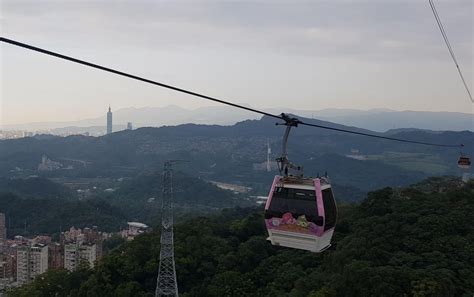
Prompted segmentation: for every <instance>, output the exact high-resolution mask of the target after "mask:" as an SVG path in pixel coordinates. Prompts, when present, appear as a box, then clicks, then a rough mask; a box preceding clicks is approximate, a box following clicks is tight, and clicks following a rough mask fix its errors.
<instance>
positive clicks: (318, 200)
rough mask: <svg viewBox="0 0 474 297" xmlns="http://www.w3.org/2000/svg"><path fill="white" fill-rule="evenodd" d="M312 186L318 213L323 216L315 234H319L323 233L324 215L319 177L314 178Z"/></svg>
mask: <svg viewBox="0 0 474 297" xmlns="http://www.w3.org/2000/svg"><path fill="white" fill-rule="evenodd" d="M314 188H315V190H316V203H317V204H318V215H319V216H321V217H323V226H318V229H317V230H318V231H317V232H316V235H317V236H321V235H323V233H324V221H325V220H326V217H325V215H324V204H323V193H322V192H321V181H320V180H319V178H315V179H314Z"/></svg>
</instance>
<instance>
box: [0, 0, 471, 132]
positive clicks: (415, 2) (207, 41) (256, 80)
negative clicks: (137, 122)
mask: <svg viewBox="0 0 474 297" xmlns="http://www.w3.org/2000/svg"><path fill="white" fill-rule="evenodd" d="M435 3H436V5H437V9H438V13H439V15H440V17H441V20H442V21H443V24H444V27H445V30H446V32H447V34H448V37H449V39H450V43H451V45H452V47H453V49H454V52H455V54H456V57H457V59H458V62H459V64H460V66H461V69H462V71H463V73H464V76H465V78H466V81H467V82H468V85H469V87H470V88H471V90H472V91H474V90H473V84H474V83H473V82H474V62H473V52H474V32H473V31H474V29H473V27H474V24H473V18H474V1H472V0H459V1H458V0H450V1H441V0H435ZM0 5H1V6H0V31H1V35H2V36H3V37H6V38H10V39H15V40H18V41H20V42H24V43H28V44H31V45H35V46H38V47H43V48H46V49H49V50H51V51H56V52H60V53H63V54H65V55H70V56H73V57H76V58H80V59H84V60H87V61H90V62H94V63H98V64H101V65H104V66H108V67H111V68H115V69H120V70H123V71H126V72H130V73H133V74H136V75H140V76H144V77H147V78H150V79H153V80H157V81H161V82H163V83H167V84H171V85H175V86H178V87H182V88H187V89H190V90H193V91H196V92H200V93H204V94H207V95H210V96H214V97H218V98H221V99H224V100H230V101H232V102H236V103H244V104H250V105H251V106H253V107H256V108H270V107H271V108H281V109H282V111H284V109H285V108H292V109H307V110H321V109H325V108H349V109H372V108H388V109H393V110H423V111H453V112H468V113H469V112H472V110H473V105H472V103H471V101H470V100H469V98H468V97H467V94H466V91H465V89H464V87H463V85H462V83H461V81H460V79H459V76H458V73H457V71H456V68H455V66H454V64H453V61H452V60H451V57H450V55H449V52H448V50H447V48H446V46H445V44H444V42H443V39H442V36H441V34H440V32H439V29H438V27H437V25H436V22H435V19H434V17H433V14H432V12H431V9H430V6H429V4H428V0H426V1H425V0H406V1H403V0H392V1H383V0H374V1H369V0H366V1H355V0H352V1H349V0H346V1H342V0H341V1H337V0H333V1H316V0H314V1H198V0H196V1H151V0H150V1H139V0H134V1H115V0H114V1H112V0H111V1H105V0H104V1H97V0H96V1H90V0H84V1H63V0H56V1H41V0H35V1H22V0H0ZM0 58H1V59H0V125H9V124H21V123H28V122H52V121H75V120H80V119H86V118H93V117H97V116H100V115H102V114H104V113H105V112H106V111H107V108H108V106H109V104H110V105H111V106H112V108H113V109H114V110H117V109H120V108H125V107H144V106H167V105H178V106H181V107H184V108H191V109H192V108H197V107H200V106H209V105H215V103H210V102H206V101H203V100H202V99H198V98H193V97H190V96H188V95H184V94H177V93H174V92H172V91H170V90H165V89H160V88H158V87H156V86H151V85H147V84H144V83H141V82H136V81H132V80H129V79H126V78H121V77H118V76H116V75H113V74H109V73H104V72H101V71H98V70H95V69H90V68H86V67H84V66H81V65H76V64H72V63H70V62H66V61H61V60H58V59H56V58H52V57H47V56H44V55H42V54H38V53H35V52H31V51H28V50H25V49H21V48H17V47H14V46H11V45H7V44H1V45H0Z"/></svg>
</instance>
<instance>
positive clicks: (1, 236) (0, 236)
mask: <svg viewBox="0 0 474 297" xmlns="http://www.w3.org/2000/svg"><path fill="white" fill-rule="evenodd" d="M6 240H7V227H6V226H5V214H3V213H1V212H0V244H2V243H4V242H5V241H6Z"/></svg>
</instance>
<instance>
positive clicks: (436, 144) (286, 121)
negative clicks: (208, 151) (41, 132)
mask: <svg viewBox="0 0 474 297" xmlns="http://www.w3.org/2000/svg"><path fill="white" fill-rule="evenodd" d="M0 41H1V42H5V43H8V44H11V45H14V46H18V47H22V48H25V49H29V50H32V51H35V52H39V53H42V54H45V55H48V56H53V57H56V58H59V59H63V60H67V61H70V62H73V63H77V64H81V65H84V66H88V67H92V68H96V69H99V70H102V71H106V72H110V73H113V74H116V75H119V76H124V77H127V78H131V79H134V80H138V81H142V82H145V83H149V84H152V85H156V86H159V87H162V88H166V89H170V90H173V91H177V92H180V93H184V94H188V95H191V96H195V97H199V98H202V99H206V100H210V101H213V102H217V103H221V104H225V105H229V106H233V107H235V108H240V109H243V110H247V111H250V112H255V113H259V114H262V115H266V116H269V117H272V118H277V119H280V120H283V121H285V125H288V124H289V122H288V121H289V120H291V121H293V122H292V123H291V125H294V124H296V125H298V124H300V125H305V126H309V127H315V128H320V129H326V130H333V131H338V132H343V133H348V134H355V135H361V136H367V137H372V138H379V139H386V140H391V141H398V142H405V143H413V144H421V145H428V146H437V147H462V146H463V145H462V144H439V143H429V142H421V141H414V140H407V139H401V138H394V137H387V136H381V135H376V134H370V133H363V132H357V131H351V130H346V129H340V128H333V127H328V126H324V125H316V124H311V123H305V122H303V121H300V120H298V119H294V118H291V119H290V118H289V117H288V116H287V115H286V114H284V113H282V114H281V115H275V114H271V113H268V112H264V111H261V110H258V109H254V108H250V107H246V106H243V105H239V104H235V103H232V102H229V101H225V100H221V99H217V98H215V97H211V96H207V95H203V94H200V93H196V92H193V91H189V90H186V89H182V88H178V87H175V86H172V85H168V84H164V83H161V82H157V81H154V80H151V79H147V78H144V77H140V76H137V75H133V74H129V73H126V72H123V71H119V70H116V69H112V68H109V67H105V66H101V65H98V64H94V63H91V62H87V61H84V60H80V59H77V58H73V57H70V56H66V55H63V54H59V53H56V52H52V51H49V50H46V49H43V48H39V47H36V46H33V45H29V44H26V43H22V42H19V41H16V40H12V39H8V38H5V37H0Z"/></svg>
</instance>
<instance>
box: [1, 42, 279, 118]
mask: <svg viewBox="0 0 474 297" xmlns="http://www.w3.org/2000/svg"><path fill="white" fill-rule="evenodd" d="M0 41H2V42H5V43H9V44H12V45H15V46H19V47H22V48H26V49H29V50H32V51H35V52H40V53H43V54H45V55H49V56H53V57H56V58H60V59H63V60H67V61H70V62H74V63H78V64H82V65H85V66H88V67H92V68H96V69H99V70H103V71H106V72H110V73H114V74H117V75H120V76H125V77H128V78H131V79H135V80H139V81H142V82H146V83H149V84H153V85H157V86H159V87H163V88H166V89H170V90H173V91H177V92H181V93H185V94H188V95H191V96H196V97H200V98H203V99H206V100H210V101H214V102H218V103H221V104H226V105H230V106H233V107H237V108H241V109H245V110H248V111H251V112H256V113H260V114H263V115H266V116H269V117H274V118H278V119H282V118H281V117H279V116H276V115H274V114H271V113H267V112H264V111H260V110H256V109H253V108H250V107H246V106H242V105H239V104H235V103H231V102H227V101H223V100H220V99H217V98H213V97H210V96H206V95H203V94H199V93H196V92H192V91H189V90H185V89H181V88H178V87H175V86H171V85H168V84H164V83H160V82H157V81H154V80H151V79H147V78H144V77H140V76H137V75H133V74H129V73H126V72H123V71H119V70H115V69H112V68H108V67H104V66H101V65H98V64H94V63H91V62H87V61H84V60H79V59H76V58H73V57H69V56H66V55H62V54H59V53H55V52H52V51H49V50H46V49H42V48H39V47H36V46H32V45H29V44H26V43H22V42H18V41H15V40H12V39H8V38H4V37H0Z"/></svg>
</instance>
